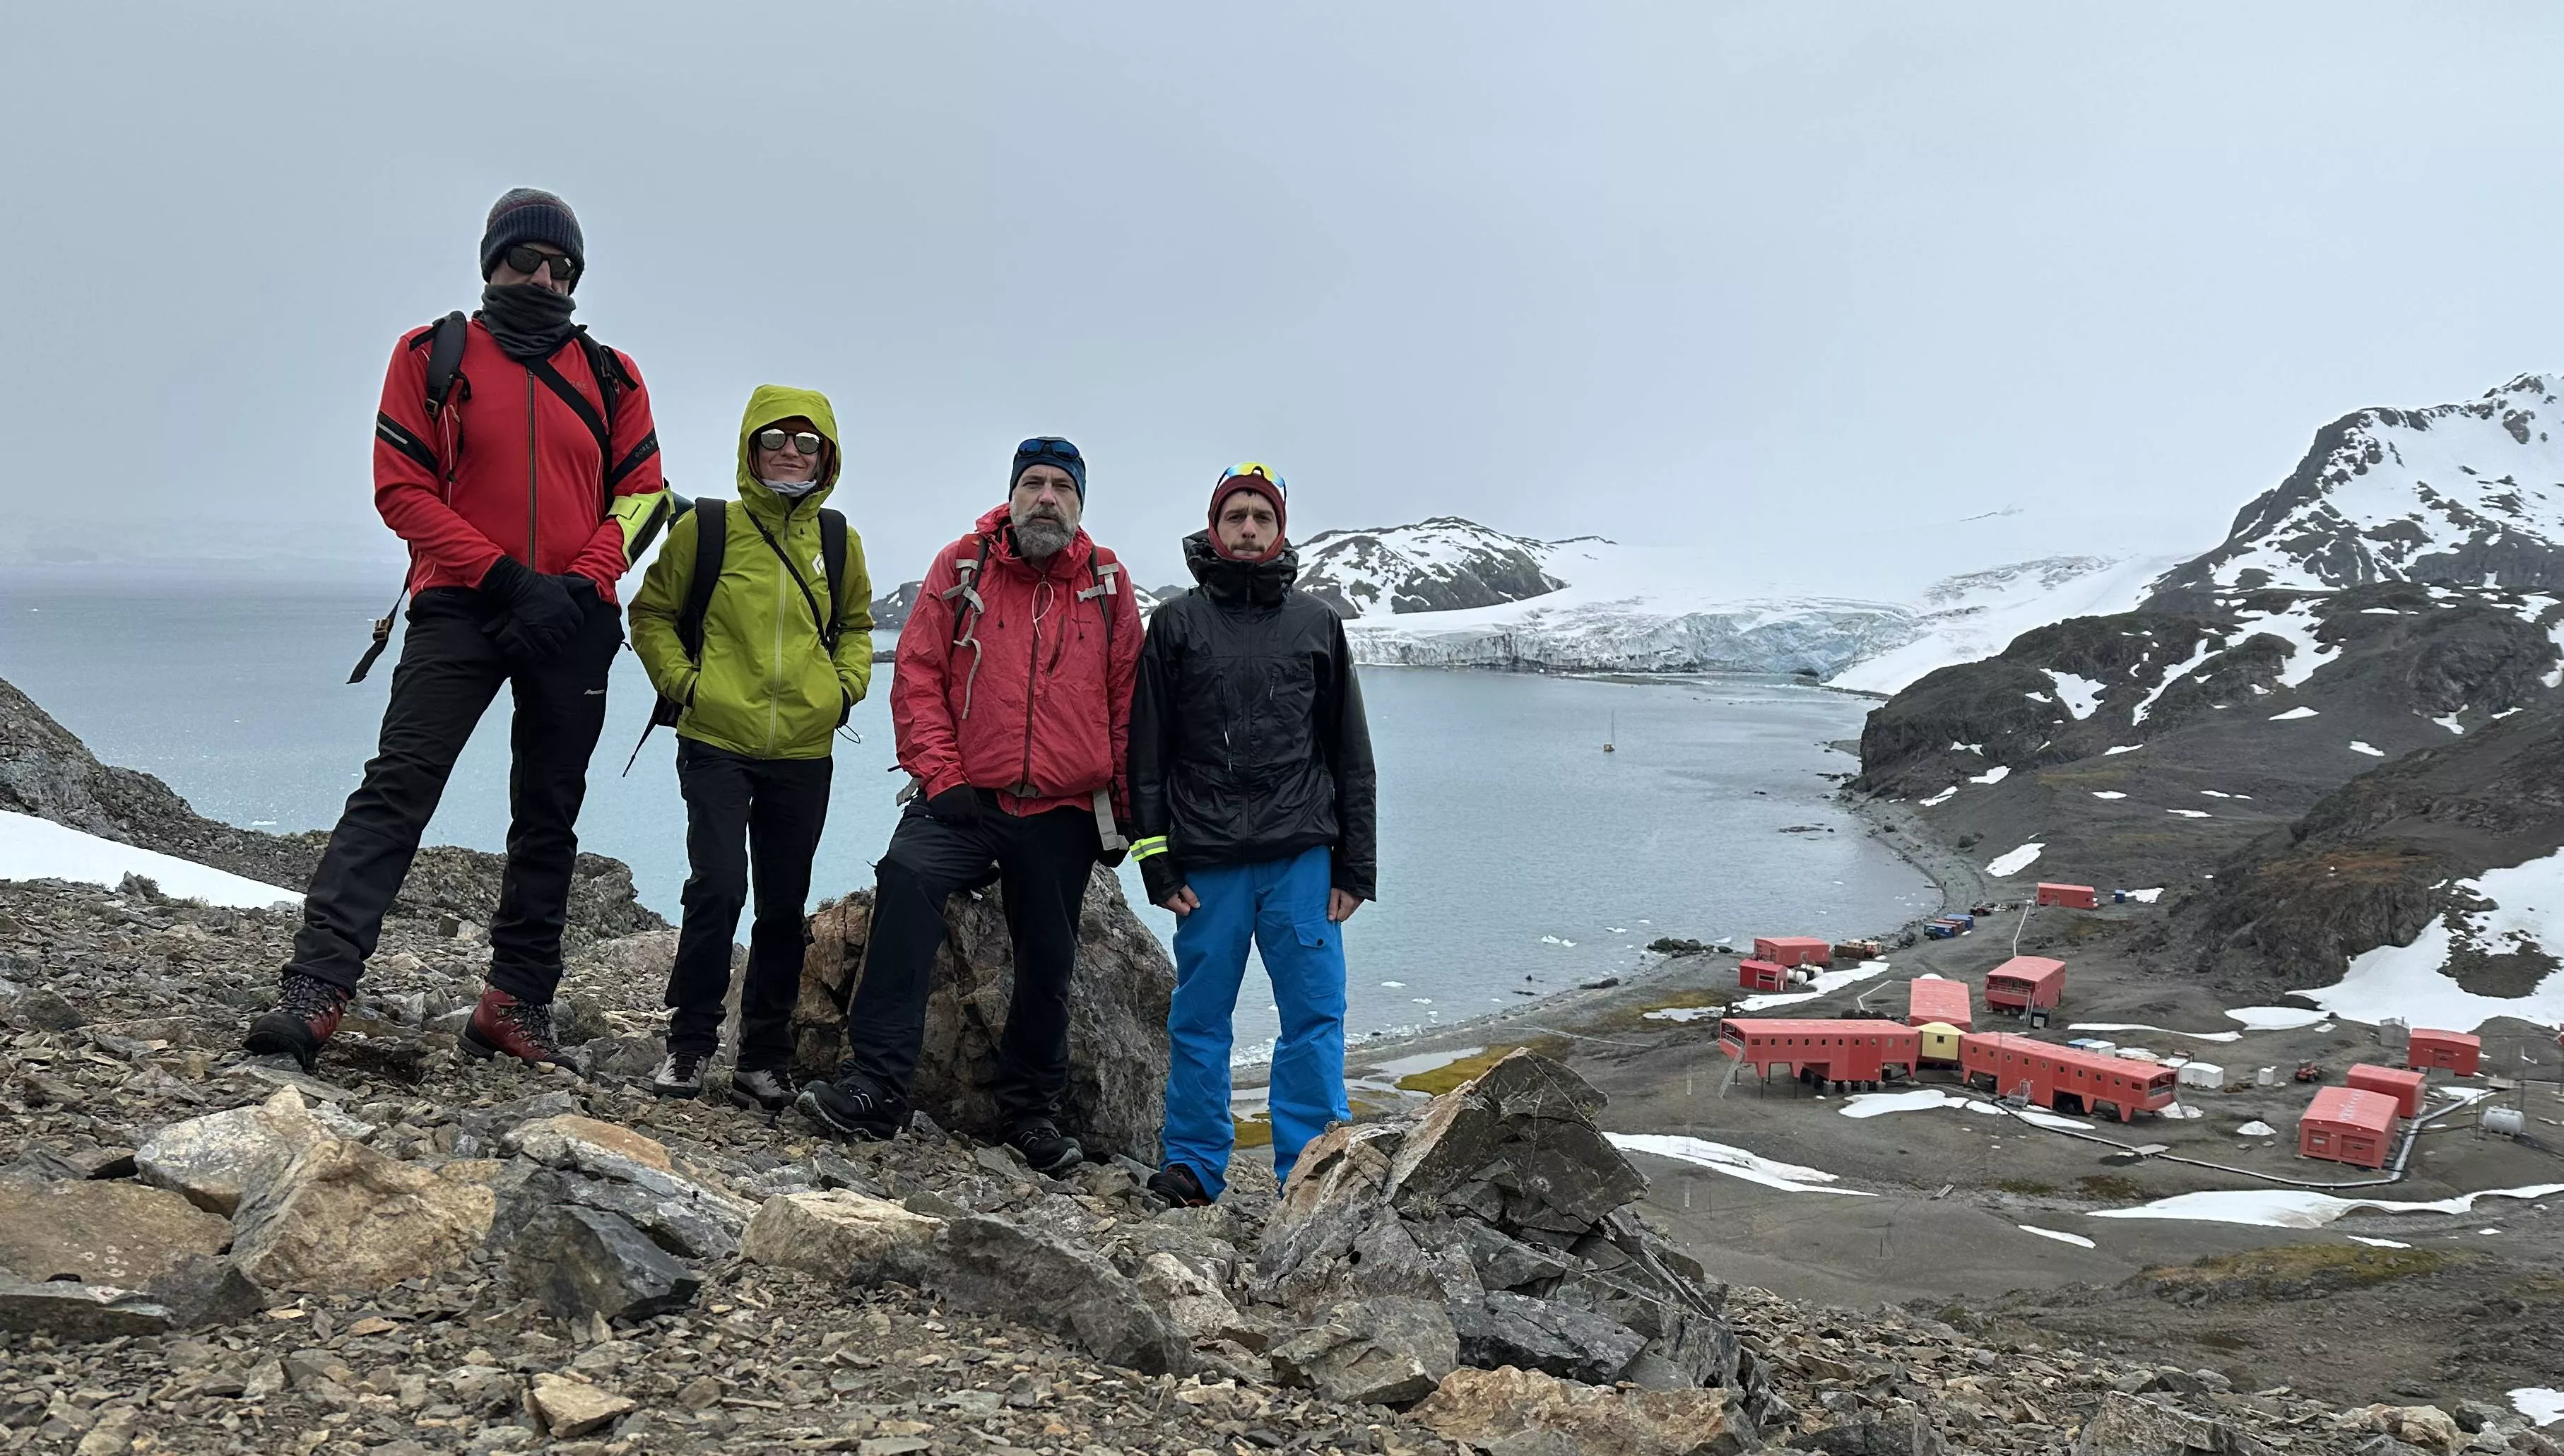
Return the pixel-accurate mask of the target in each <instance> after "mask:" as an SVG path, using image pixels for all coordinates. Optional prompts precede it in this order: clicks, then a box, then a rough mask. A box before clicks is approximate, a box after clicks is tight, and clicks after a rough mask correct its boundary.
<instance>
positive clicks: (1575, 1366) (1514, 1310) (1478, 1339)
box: [1450, 1291, 1647, 1385]
mask: <svg viewBox="0 0 2564 1456" xmlns="http://www.w3.org/2000/svg"><path fill="white" fill-rule="evenodd" d="M1450 1315H1451V1326H1452V1328H1453V1330H1455V1331H1456V1332H1457V1333H1458V1335H1459V1340H1460V1359H1461V1360H1462V1361H1463V1362H1464V1363H1467V1364H1472V1365H1477V1366H1479V1367H1480V1368H1483V1369H1494V1368H1495V1367H1496V1366H1498V1365H1519V1366H1521V1367H1522V1368H1524V1369H1530V1370H1541V1371H1544V1372H1546V1373H1548V1374H1552V1375H1558V1376H1562V1377H1564V1378H1566V1379H1570V1380H1584V1381H1586V1382H1588V1383H1589V1384H1596V1385H1607V1384H1609V1383H1611V1382H1612V1381H1614V1380H1617V1379H1619V1378H1620V1377H1621V1375H1622V1374H1623V1373H1624V1372H1625V1371H1626V1370H1627V1369H1628V1368H1629V1362H1630V1361H1632V1360H1634V1359H1636V1358H1637V1357H1638V1354H1639V1352H1641V1351H1643V1350H1645V1349H1646V1346H1647V1342H1646V1338H1645V1337H1644V1336H1641V1335H1639V1334H1638V1333H1637V1332H1636V1331H1634V1330H1632V1329H1630V1328H1629V1327H1628V1326H1626V1325H1623V1324H1621V1323H1620V1322H1619V1321H1617V1320H1613V1319H1609V1318H1606V1317H1604V1316H1602V1315H1598V1314H1594V1313H1592V1312H1590V1311H1586V1310H1578V1309H1572V1308H1569V1307H1566V1306H1563V1305H1553V1304H1550V1303H1548V1302H1547V1301H1545V1300H1536V1299H1533V1298H1531V1297H1530V1296H1528V1295H1519V1294H1509V1293H1505V1292H1502V1291H1497V1292H1494V1293H1490V1294H1487V1295H1484V1296H1481V1297H1480V1298H1478V1299H1476V1300H1455V1301H1453V1302H1452V1304H1451V1306H1450Z"/></svg>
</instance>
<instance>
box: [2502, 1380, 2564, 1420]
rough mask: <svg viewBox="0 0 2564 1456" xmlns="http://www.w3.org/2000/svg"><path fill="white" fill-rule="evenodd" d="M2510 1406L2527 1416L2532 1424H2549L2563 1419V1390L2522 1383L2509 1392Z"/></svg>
mask: <svg viewBox="0 0 2564 1456" xmlns="http://www.w3.org/2000/svg"><path fill="white" fill-rule="evenodd" d="M2510 1408H2511V1409H2513V1410H2516V1411H2518V1412H2519V1413H2520V1414H2521V1415H2524V1416H2527V1417H2528V1419H2529V1423H2530V1424H2532V1425H2541V1426H2551V1425H2553V1424H2555V1423H2556V1422H2557V1421H2559V1420H2564V1390H2555V1389H2550V1388H2548V1387H2546V1386H2544V1385H2523V1386H2521V1387H2520V1388H2519V1389H2516V1390H2513V1391H2511V1392H2510Z"/></svg>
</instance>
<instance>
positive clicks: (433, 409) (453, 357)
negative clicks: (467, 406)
mask: <svg viewBox="0 0 2564 1456" xmlns="http://www.w3.org/2000/svg"><path fill="white" fill-rule="evenodd" d="M471 331H472V320H471V319H469V318H466V317H464V316H463V311H462V310H460V309H457V310H455V311H454V312H451V313H448V314H446V315H445V316H444V317H442V318H439V319H437V320H436V324H435V326H434V327H433V328H432V329H430V330H429V333H428V337H429V340H430V342H429V344H428V347H427V417H428V418H429V419H431V420H433V419H435V418H436V417H437V416H438V415H440V414H443V413H444V412H445V401H446V398H447V396H449V395H451V394H453V392H454V386H455V383H456V382H457V381H458V380H460V381H461V383H462V385H463V397H464V398H465V399H470V398H471V397H472V381H471V380H469V379H465V378H463V341H464V339H465V338H466V337H468V336H469V335H470V334H471Z"/></svg>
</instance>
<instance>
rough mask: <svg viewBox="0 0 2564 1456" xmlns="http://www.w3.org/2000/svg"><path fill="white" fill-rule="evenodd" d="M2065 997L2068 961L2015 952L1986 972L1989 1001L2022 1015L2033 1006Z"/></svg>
mask: <svg viewBox="0 0 2564 1456" xmlns="http://www.w3.org/2000/svg"><path fill="white" fill-rule="evenodd" d="M2064 999H2065V962H2064V961H2062V960H2050V959H2048V958H2047V957H2046V956H2044V955H2016V956H2014V957H2013V958H2012V959H2010V960H2007V961H2005V962H2004V963H2003V964H2001V965H1998V966H1996V967H1995V968H1994V969H1993V970H1992V971H1990V972H1988V973H1987V975H1986V1005H1987V1006H1988V1007H1990V1008H1992V1009H1994V1010H1997V1011H2007V1012H2010V1013H2011V1014H2013V1015H2015V1016H2019V1015H2020V1014H2022V1013H2023V1012H2024V1011H2026V1010H2028V1009H2029V1008H2030V1007H2032V1006H2053V1005H2055V1004H2056V1003H2057V1002H2059V1001H2062V1000H2064Z"/></svg>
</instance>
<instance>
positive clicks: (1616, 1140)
mask: <svg viewBox="0 0 2564 1456" xmlns="http://www.w3.org/2000/svg"><path fill="white" fill-rule="evenodd" d="M1603 1136H1605V1137H1607V1138H1609V1139H1610V1140H1611V1145H1612V1146H1614V1147H1617V1148H1619V1149H1620V1150H1621V1151H1623V1152H1650V1153H1653V1154H1655V1155H1656V1156H1658V1157H1670V1158H1673V1159H1675V1160H1677V1161H1680V1162H1688V1163H1691V1164H1692V1165H1694V1166H1696V1167H1705V1168H1708V1169H1709V1170H1710V1171H1711V1172H1714V1173H1725V1174H1726V1175H1727V1176H1729V1177H1731V1178H1743V1179H1744V1180H1745V1181H1747V1182H1749V1183H1761V1184H1762V1185H1763V1186H1765V1187H1767V1188H1779V1189H1781V1190H1782V1191H1783V1192H1787V1193H1843V1194H1847V1195H1849V1196H1851V1197H1854V1198H1868V1197H1873V1196H1875V1195H1874V1194H1871V1193H1868V1192H1865V1191H1863V1190H1862V1189H1859V1188H1829V1187H1826V1186H1825V1184H1827V1183H1833V1182H1839V1181H1841V1179H1840V1178H1839V1177H1838V1176H1837V1175H1836V1174H1833V1173H1829V1172H1826V1171H1825V1170H1824V1169H1822V1168H1815V1167H1802V1166H1800V1165H1799V1164H1797V1163H1794V1162H1778V1161H1775V1160H1774V1159H1772V1158H1768V1157H1762V1156H1759V1155H1757V1154H1755V1153H1751V1152H1748V1151H1746V1150H1745V1149H1744V1148H1742V1147H1731V1146H1729V1145H1728V1144H1724V1143H1711V1142H1707V1141H1705V1140H1703V1139H1699V1138H1685V1137H1681V1136H1678V1135H1675V1134H1667V1133H1608V1134H1605V1135H1603Z"/></svg>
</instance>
